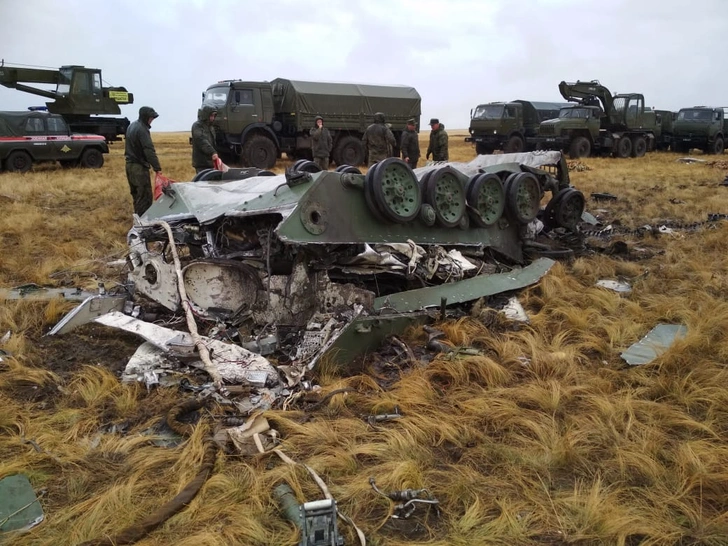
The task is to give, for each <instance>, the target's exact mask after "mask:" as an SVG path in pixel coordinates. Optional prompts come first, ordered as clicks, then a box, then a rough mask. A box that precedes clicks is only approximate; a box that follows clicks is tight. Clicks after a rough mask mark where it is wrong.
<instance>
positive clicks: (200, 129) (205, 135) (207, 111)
mask: <svg viewBox="0 0 728 546" xmlns="http://www.w3.org/2000/svg"><path fill="white" fill-rule="evenodd" d="M216 117H217V108H215V107H214V106H210V105H208V104H205V105H204V106H203V107H202V108H200V109H199V111H198V112H197V121H196V122H194V123H193V124H192V166H193V167H194V168H195V171H196V172H200V171H203V170H205V169H214V168H215V161H216V160H217V158H218V155H217V150H215V134H214V133H213V129H212V124H213V123H214V122H215V118H216Z"/></svg>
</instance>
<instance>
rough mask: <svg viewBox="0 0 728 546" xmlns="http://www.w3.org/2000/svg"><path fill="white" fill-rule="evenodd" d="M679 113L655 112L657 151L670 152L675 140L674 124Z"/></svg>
mask: <svg viewBox="0 0 728 546" xmlns="http://www.w3.org/2000/svg"><path fill="white" fill-rule="evenodd" d="M676 117H677V112H671V111H669V110H655V124H656V126H655V149H656V150H669V149H670V147H671V146H672V140H673V124H674V122H675V118H676Z"/></svg>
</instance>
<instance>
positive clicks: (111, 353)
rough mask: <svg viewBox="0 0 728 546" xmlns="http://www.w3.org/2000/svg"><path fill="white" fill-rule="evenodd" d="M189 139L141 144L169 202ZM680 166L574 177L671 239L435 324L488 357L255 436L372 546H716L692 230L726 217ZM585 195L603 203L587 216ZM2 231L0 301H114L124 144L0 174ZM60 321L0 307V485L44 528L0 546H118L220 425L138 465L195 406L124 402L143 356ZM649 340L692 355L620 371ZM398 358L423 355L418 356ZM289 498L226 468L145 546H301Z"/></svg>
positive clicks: (279, 415)
mask: <svg viewBox="0 0 728 546" xmlns="http://www.w3.org/2000/svg"><path fill="white" fill-rule="evenodd" d="M187 136H188V135H187V134H186V133H170V134H155V133H153V138H154V141H155V143H156V146H157V151H158V154H159V156H160V160H161V163H162V167H163V171H164V173H165V174H166V175H167V176H169V177H171V178H173V179H177V180H189V179H190V178H191V177H192V176H193V174H194V171H193V169H192V167H191V163H190V147H189V145H188V144H187ZM464 136H465V133H464V132H458V131H451V132H450V158H451V160H453V161H466V160H469V159H471V158H473V157H474V152H473V150H472V148H471V147H470V146H469V145H466V144H465V143H464V142H463V137H464ZM426 138H427V133H426V132H423V133H421V142H422V145H423V149H424V147H426ZM678 157H679V156H678V155H677V154H672V153H651V154H648V155H647V156H645V157H643V158H640V159H628V160H617V159H598V158H594V159H584V160H581V161H580V164H581V165H583V166H584V167H583V168H584V169H585V170H574V171H572V173H571V177H572V183H573V184H574V185H575V186H576V187H577V188H578V189H580V190H582V191H583V192H584V194H585V196H586V197H587V207H588V210H590V211H591V212H592V213H593V214H595V215H598V216H599V217H600V219H602V220H603V221H604V222H605V223H610V224H612V225H614V226H618V225H619V226H624V227H627V228H631V229H633V230H636V229H637V228H640V227H641V226H644V225H647V224H649V225H651V226H653V228H656V227H659V226H660V225H669V226H673V227H675V229H674V231H673V232H672V233H667V234H659V233H656V232H655V230H653V231H652V235H650V234H646V235H645V234H638V233H636V231H635V232H634V233H632V234H628V235H621V236H615V237H613V238H612V239H610V240H593V241H591V242H592V243H593V247H594V249H595V250H594V251H593V252H590V253H588V254H587V255H585V256H582V257H579V258H577V259H575V260H572V261H571V262H562V263H559V264H557V265H556V266H555V267H554V268H553V269H552V270H551V272H550V273H549V274H548V275H547V276H546V277H544V278H543V279H542V281H541V282H540V283H539V284H537V285H535V286H533V287H531V288H530V289H527V290H525V291H523V292H521V293H520V295H519V300H520V302H521V303H522V304H523V306H524V308H525V309H526V311H527V312H528V314H529V316H530V319H531V322H530V324H528V325H519V326H517V327H516V326H514V325H513V324H511V323H508V322H506V321H504V320H502V319H494V318H493V315H492V314H490V313H487V312H484V313H481V314H479V315H477V316H473V317H470V318H464V319H460V320H457V321H447V322H444V323H441V324H438V325H437V326H438V327H439V328H440V329H442V330H444V331H445V332H446V335H447V341H448V342H449V343H451V344H452V345H455V346H462V347H475V348H477V349H479V352H480V354H478V355H475V356H472V355H471V356H468V355H462V356H453V355H444V354H441V355H436V356H435V357H434V359H433V360H432V361H431V362H430V363H429V364H427V365H421V366H419V365H416V364H413V365H411V366H409V367H408V368H407V369H406V371H404V372H403V373H402V374H401V377H400V378H399V380H398V381H396V382H395V383H394V385H393V386H392V387H391V388H389V389H384V388H382V387H380V386H379V384H378V383H377V381H376V377H374V375H375V374H376V373H377V371H376V370H377V369H378V368H375V367H374V366H373V365H372V361H368V362H365V364H364V370H365V373H361V374H357V375H351V374H347V373H345V371H342V370H336V369H332V368H331V367H326V366H324V367H323V368H321V369H319V370H318V371H317V375H316V381H317V382H318V383H319V384H321V386H322V387H323V391H322V392H323V393H327V392H330V391H332V390H335V389H341V388H347V387H348V388H351V389H353V390H352V391H351V392H349V393H347V394H340V395H336V396H334V397H332V398H331V399H330V400H329V401H328V402H327V403H325V404H323V405H322V406H321V407H319V408H317V409H316V410H315V411H311V412H304V411H299V410H294V411H287V412H284V411H270V412H267V413H266V416H267V418H268V420H269V422H270V423H271V425H272V426H273V427H274V428H275V429H276V430H277V431H278V432H279V434H280V436H281V438H282V443H281V449H282V450H283V451H284V452H285V453H287V454H288V455H289V456H291V457H292V458H294V459H296V460H297V461H300V462H304V463H306V464H307V465H309V466H310V467H312V468H313V469H315V470H316V471H317V472H318V473H319V474H320V475H321V477H322V478H323V479H324V481H325V482H326V483H327V484H328V486H329V488H330V490H331V492H332V494H333V495H334V497H335V498H336V499H337V501H338V503H339V507H340V508H341V510H342V511H343V512H344V513H345V514H347V515H348V516H350V517H351V518H352V519H353V521H355V522H356V523H357V524H358V525H359V527H361V528H362V530H363V531H364V532H365V534H366V536H367V539H368V543H369V544H372V545H405V544H408V545H409V544H432V545H438V546H440V545H441V546H445V545H463V546H464V545H481V544H483V545H488V544H494V545H496V544H497V545H504V546H505V545H527V544H551V545H557V544H578V545H613V544H614V545H637V544H640V545H666V546H667V545H678V544H679V545H688V544H705V545H714V546H718V545H726V544H728V495H727V494H726V492H727V491H728V387H727V385H728V369H727V368H726V361H727V359H728V330H727V329H726V325H727V324H728V302H727V301H726V295H727V294H728V253H727V252H726V243H725V238H726V235H728V229H727V228H726V222H715V223H704V222H705V220H706V219H707V215H708V214H709V213H721V214H726V213H728V187H724V186H720V185H719V183H720V182H721V181H722V180H723V179H724V178H725V176H726V174H728V169H726V164H725V163H723V162H720V163H717V164H691V165H688V164H682V163H676V162H675V160H676V159H677V158H678ZM703 159H708V160H715V159H722V158H715V157H710V156H705V157H703ZM287 164H288V163H286V162H284V161H281V162H279V164H278V165H277V166H276V170H277V171H278V172H282V170H283V169H284V168H285V166H286V165H287ZM593 192H609V193H612V194H614V195H616V196H618V200H617V201H608V202H605V201H600V202H596V201H594V200H592V199H590V198H589V195H590V194H591V193H593ZM0 210H1V211H2V215H0V243H1V244H0V249H1V254H0V287H11V286H17V285H20V284H24V283H37V284H40V285H45V286H59V287H60V286H78V287H82V288H87V289H95V287H96V286H97V284H98V283H99V282H104V283H105V285H106V287H109V288H110V287H112V286H113V285H114V283H116V282H118V281H120V280H121V279H122V278H123V274H124V272H123V269H122V268H120V267H119V266H114V265H111V266H110V265H108V264H109V262H113V261H114V260H117V259H119V258H123V257H124V255H125V251H126V241H125V236H126V233H127V231H128V229H129V227H130V226H131V212H132V206H131V198H130V196H129V191H128V187H127V183H126V179H125V174H124V164H123V147H122V146H120V145H119V144H115V145H114V146H113V149H112V152H111V154H109V155H108V156H107V161H106V165H105V166H104V167H103V168H102V169H100V170H94V171H90V170H82V169H72V170H62V169H60V168H55V167H47V168H44V167H38V168H36V170H35V171H34V172H32V173H28V174H26V175H17V174H10V173H0ZM694 223H701V224H700V225H699V226H696V227H694V228H693V229H683V227H687V226H688V225H689V224H694ZM615 243H625V244H615ZM605 278H620V279H624V280H627V281H628V282H630V283H631V284H632V286H633V291H632V293H631V294H629V295H626V296H620V295H618V294H616V293H614V292H611V291H608V290H605V289H602V288H598V287H596V286H595V282H596V281H597V280H599V279H605ZM71 307H72V304H69V303H64V302H60V301H53V302H50V303H45V302H39V303H33V302H27V301H21V302H17V301H15V302H14V301H5V302H2V303H0V337H2V334H4V333H5V332H6V331H10V332H11V336H10V338H9V340H8V341H7V342H6V343H5V344H4V345H3V346H2V347H0V348H2V349H4V350H5V351H7V352H9V353H10V354H11V355H12V356H10V357H7V356H4V357H2V362H0V408H2V409H1V410H0V478H2V477H4V476H7V475H10V474H13V473H18V472H21V473H24V474H26V475H27V476H28V477H29V478H30V480H31V483H32V484H33V486H34V488H35V490H36V491H43V496H42V498H41V502H42V505H43V508H44V510H45V514H46V519H45V521H44V522H43V523H41V524H40V525H38V526H37V527H35V528H33V529H32V530H31V531H30V532H28V533H26V534H23V535H19V536H5V537H3V536H2V535H0V543H2V541H3V539H5V540H7V541H8V543H12V544H20V545H49V546H50V545H53V546H66V545H75V544H78V543H80V542H83V541H85V540H90V539H94V538H96V537H104V536H109V535H114V534H115V533H116V532H118V531H119V530H120V529H122V528H124V527H126V526H128V525H131V524H133V523H134V522H136V521H139V520H141V519H143V518H144V517H146V516H147V515H148V514H149V513H150V512H151V511H153V510H154V509H156V508H157V507H158V506H160V505H161V504H163V503H164V502H166V501H167V500H168V499H170V498H172V497H173V496H174V495H175V494H176V493H177V492H178V491H179V490H180V489H181V488H182V487H184V485H185V484H186V483H187V482H188V481H189V480H190V479H192V477H194V476H195V474H197V472H198V469H199V466H200V461H201V460H202V458H203V451H204V445H205V439H206V437H208V436H209V435H210V434H211V433H212V432H214V430H215V428H216V426H218V424H219V419H217V418H216V417H217V416H219V415H220V412H221V411H222V410H221V409H220V408H215V407H211V408H209V409H208V410H207V411H206V412H204V413H203V415H202V418H201V420H200V423H199V424H198V425H197V426H196V427H195V429H194V432H193V433H192V435H191V437H190V438H189V440H188V441H186V442H185V443H184V444H182V445H181V446H179V447H176V448H161V447H155V446H154V445H152V444H151V442H150V437H149V436H145V435H141V434H140V433H141V432H142V431H145V430H146V429H148V428H149V427H150V426H152V425H153V424H154V423H156V422H158V421H159V419H160V417H162V416H164V415H165V413H166V411H167V410H168V409H169V408H170V407H171V406H173V405H174V404H175V403H176V402H178V401H179V400H180V399H183V398H184V397H185V396H189V395H188V394H181V393H180V392H178V390H177V389H157V390H154V391H152V392H147V391H146V389H144V388H143V387H137V386H127V385H122V384H121V383H120V382H119V380H118V371H119V370H120V369H121V368H122V367H123V366H124V365H125V363H126V361H127V360H128V358H129V356H131V354H132V353H133V352H134V350H135V349H136V347H137V346H138V345H139V343H140V340H139V339H138V338H136V337H134V336H131V335H122V334H119V333H118V332H115V331H109V330H106V329H104V328H102V327H100V326H86V327H84V328H82V329H80V330H78V331H77V332H75V333H73V334H69V335H67V336H63V337H58V338H48V337H43V333H45V332H46V331H47V330H48V328H49V327H50V326H52V325H53V324H55V322H56V321H57V320H58V319H59V318H60V317H61V316H62V315H63V313H65V312H66V311H68V310H69V309H70V308H71ZM660 322H667V323H673V324H685V325H686V326H687V328H688V334H687V336H686V337H685V338H684V339H682V340H679V341H677V342H675V344H674V345H673V346H672V347H671V349H670V350H669V351H668V352H667V353H665V354H664V355H662V356H660V357H658V358H657V359H656V360H654V361H653V362H652V363H650V364H647V365H644V366H637V367H628V366H626V365H625V363H624V362H623V361H622V359H621V358H620V352H621V351H623V350H624V349H626V348H627V347H629V346H630V345H631V344H632V343H634V342H635V341H637V340H639V339H640V338H641V337H643V336H644V335H645V334H646V333H647V332H648V331H649V330H650V329H651V328H652V327H653V326H654V325H656V324H657V323H660ZM406 340H407V342H408V343H409V344H410V345H412V346H413V347H414V346H420V345H424V341H425V340H426V335H425V334H424V333H423V332H421V331H413V332H410V333H409V334H408V336H407V337H406ZM367 371H369V373H366V372H367ZM395 406H396V407H398V408H399V410H400V411H401V412H402V414H403V415H404V417H402V418H401V419H398V420H396V421H393V422H391V423H385V424H382V425H380V426H377V427H371V426H370V425H369V424H367V423H366V422H365V421H364V420H363V419H362V416H363V415H367V414H371V413H380V412H389V411H393V409H394V408H395ZM113 425H117V426H116V427H115V428H112V426H113ZM370 476H373V477H375V478H376V480H377V484H378V485H379V486H380V487H381V488H382V489H385V490H394V489H404V488H423V487H426V488H427V489H428V490H429V491H430V492H431V493H432V494H433V496H434V497H436V498H437V499H439V501H440V508H441V512H442V513H441V515H440V517H439V518H438V517H435V515H434V513H432V512H428V511H427V510H425V509H424V508H422V507H418V508H417V510H416V512H415V516H414V519H413V520H412V521H411V522H410V521H409V520H407V521H404V520H400V521H397V520H391V519H389V517H388V516H389V515H390V513H391V508H392V506H391V505H392V503H390V502H389V501H388V500H387V499H384V498H383V497H380V496H378V495H377V494H376V493H375V492H374V491H373V490H372V489H371V487H370V486H369V482H368V479H369V477H370ZM282 480H286V481H287V482H288V483H290V484H291V486H292V487H293V489H294V491H295V492H296V493H297V496H298V498H299V500H300V501H302V500H304V499H306V500H314V499H318V498H321V493H320V491H319V490H318V488H317V486H316V484H315V483H314V482H313V480H312V479H311V478H310V476H309V475H308V473H307V472H306V471H305V470H303V469H302V468H300V467H292V466H288V465H285V464H283V463H281V462H280V461H279V460H278V459H277V458H276V457H275V456H273V455H267V454H266V455H255V456H242V455H230V454H224V453H222V452H220V453H218V455H217V458H216V462H215V465H214V469H213V472H212V475H211V477H210V479H209V480H208V481H207V482H206V483H205V485H204V486H203V488H202V490H201V492H200V494H199V495H198V496H197V497H196V498H195V499H194V500H193V501H192V502H191V503H190V504H189V506H188V507H187V508H186V509H185V510H183V511H181V512H179V513H178V514H177V515H175V516H173V517H172V518H171V519H169V520H168V521H167V522H166V523H165V524H164V525H162V526H161V527H160V528H159V529H157V530H156V531H154V532H152V533H151V534H150V535H148V536H147V538H145V539H143V540H141V541H140V542H138V544H141V545H145V546H151V545H166V544H174V545H178V546H193V545H195V546H197V545H210V546H212V545H221V546H222V545H233V544H245V545H279V544H280V545H285V544H291V545H293V544H297V532H296V530H295V529H294V528H293V526H292V525H291V524H290V523H288V522H287V521H285V520H284V519H283V518H282V517H281V516H280V513H279V510H278V507H277V505H276V503H275V500H274V499H273V497H272V495H271V490H272V488H273V487H274V486H275V485H277V484H278V483H280V482H281V481H282ZM415 524H417V525H415ZM339 526H340V529H341V530H342V532H343V533H344V535H345V536H346V543H347V544H355V543H356V538H355V535H354V534H353V532H352V530H351V528H350V527H348V526H347V525H346V524H344V523H343V522H342V521H341V520H339Z"/></svg>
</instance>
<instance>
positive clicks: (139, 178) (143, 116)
mask: <svg viewBox="0 0 728 546" xmlns="http://www.w3.org/2000/svg"><path fill="white" fill-rule="evenodd" d="M158 117H159V114H157V112H155V111H154V108H151V107H149V106H142V107H141V108H139V119H137V120H136V121H134V122H133V123H132V124H131V125H129V128H128V129H127V130H126V136H125V137H124V140H125V144H124V156H125V157H126V179H127V181H128V182H129V190H130V192H131V197H132V199H133V200H134V213H135V214H138V215H139V216H141V215H142V214H144V212H146V210H147V209H148V208H149V207H151V206H152V202H153V201H154V199H153V196H152V178H151V176H150V175H149V167H151V168H152V169H154V171H155V172H156V173H161V172H162V167H161V166H160V165H159V159H157V151H156V150H155V149H154V143H153V142H152V135H151V134H150V132H149V130H150V129H151V128H152V121H153V120H154V119H156V118H158Z"/></svg>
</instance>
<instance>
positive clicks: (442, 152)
mask: <svg viewBox="0 0 728 546" xmlns="http://www.w3.org/2000/svg"><path fill="white" fill-rule="evenodd" d="M430 128H431V129H432V130H431V131H430V145H429V146H428V147H427V155H426V156H425V157H426V158H427V159H430V155H432V160H433V161H448V157H449V156H448V152H447V133H446V132H445V126H444V125H443V124H442V123H440V120H439V119H437V118H432V119H431V120H430Z"/></svg>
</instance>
